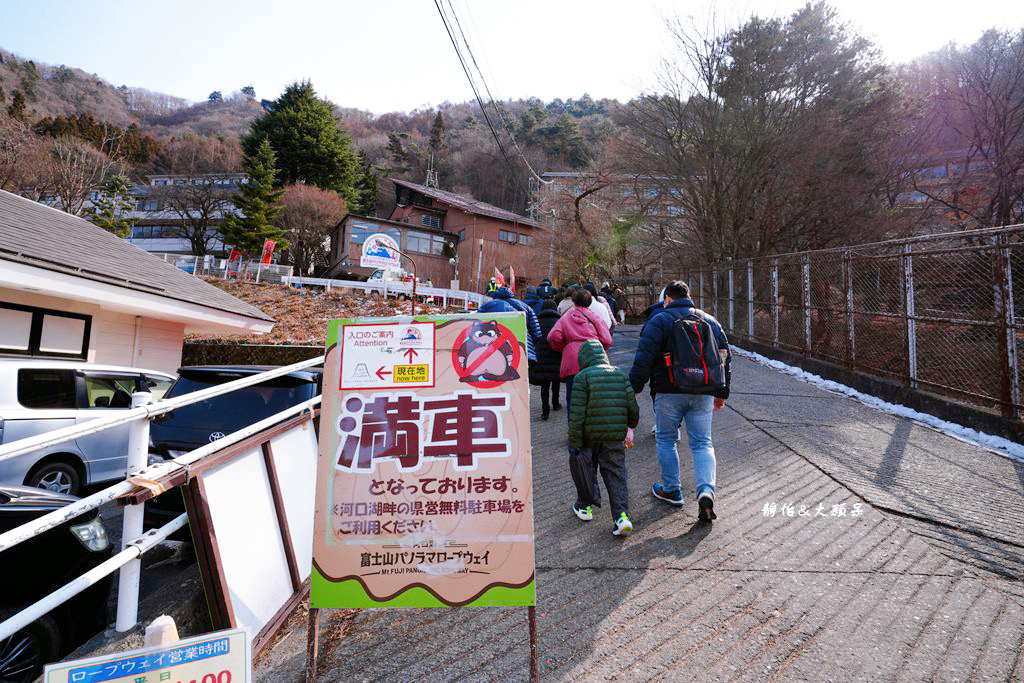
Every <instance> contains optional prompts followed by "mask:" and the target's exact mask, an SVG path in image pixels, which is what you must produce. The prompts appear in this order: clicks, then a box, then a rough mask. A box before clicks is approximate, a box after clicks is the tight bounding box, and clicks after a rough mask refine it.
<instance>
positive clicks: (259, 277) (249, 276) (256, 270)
mask: <svg viewBox="0 0 1024 683" xmlns="http://www.w3.org/2000/svg"><path fill="white" fill-rule="evenodd" d="M153 256H156V257H157V258H158V259H161V260H162V261H164V262H165V263H171V264H173V265H174V266H176V267H177V268H180V269H181V270H183V271H185V272H186V273H191V274H192V275H207V276H209V277H220V278H224V279H231V280H250V281H254V282H276V283H281V282H282V281H283V278H286V277H291V276H292V271H293V270H294V267H293V266H282V265H278V264H276V263H271V264H269V265H263V264H262V263H260V262H259V261H238V260H235V261H229V260H228V259H225V258H214V257H213V256H209V255H207V256H190V255H188V254H158V253H153Z"/></svg>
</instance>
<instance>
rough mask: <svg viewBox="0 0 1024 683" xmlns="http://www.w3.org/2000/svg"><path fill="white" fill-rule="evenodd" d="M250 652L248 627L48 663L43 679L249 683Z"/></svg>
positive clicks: (56, 682) (48, 682) (64, 682)
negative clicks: (163, 643) (85, 657)
mask: <svg viewBox="0 0 1024 683" xmlns="http://www.w3.org/2000/svg"><path fill="white" fill-rule="evenodd" d="M251 680H252V652H251V651H250V642H249V633H248V631H247V630H246V629H244V628H235V629H230V630H227V631H216V632H214V633H207V634H205V635H202V636H196V637H195V638H185V639H183V640H179V641H178V642H176V643H173V644H170V645H158V646H155V647H146V648H142V649H141V650H132V651H130V652H118V653H115V654H109V655H103V656H100V657H91V658H89V659H78V660H75V661H71V662H60V663H58V664H47V665H46V668H45V671H44V673H43V681H44V683H163V682H168V683H249V681H251Z"/></svg>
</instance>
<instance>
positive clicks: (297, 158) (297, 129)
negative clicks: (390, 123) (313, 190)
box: [242, 81, 359, 206]
mask: <svg viewBox="0 0 1024 683" xmlns="http://www.w3.org/2000/svg"><path fill="white" fill-rule="evenodd" d="M264 140H267V141H269V143H270V146H271V148H272V149H273V150H274V154H275V155H276V156H277V162H276V163H277V169H278V175H277V182H278V183H279V184H281V185H291V184H293V183H306V184H308V185H315V186H316V187H319V188H322V189H325V190H334V191H336V192H337V193H338V194H340V195H341V196H342V197H344V198H345V201H346V202H347V203H348V205H349V206H356V205H358V204H359V197H358V196H357V192H356V187H355V185H356V182H357V181H358V180H359V177H358V175H359V169H358V166H357V162H356V155H355V152H354V151H353V150H352V141H351V139H350V138H349V136H348V135H347V134H346V133H345V132H344V131H342V130H341V128H339V127H338V123H337V121H335V119H334V107H333V105H332V104H331V103H330V102H327V101H326V100H322V99H320V98H318V97H317V96H316V92H315V91H314V90H313V85H312V84H311V83H309V82H308V81H305V82H302V83H293V84H291V85H290V86H288V87H287V88H285V91H284V93H283V94H282V95H281V96H280V97H279V98H277V99H276V100H274V102H273V104H271V105H270V108H269V111H267V113H266V114H264V115H263V116H261V117H260V118H258V119H256V120H255V121H253V123H252V127H251V128H250V130H249V134H248V135H246V136H245V137H243V138H242V149H243V150H244V151H245V153H246V154H254V153H255V152H256V150H257V149H258V148H259V146H260V145H261V144H262V143H263V141H264Z"/></svg>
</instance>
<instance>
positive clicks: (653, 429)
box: [651, 425, 658, 436]
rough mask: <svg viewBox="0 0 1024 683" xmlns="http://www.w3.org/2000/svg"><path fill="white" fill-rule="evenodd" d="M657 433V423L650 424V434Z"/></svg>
mask: <svg viewBox="0 0 1024 683" xmlns="http://www.w3.org/2000/svg"><path fill="white" fill-rule="evenodd" d="M657 433H658V425H651V436H654V435H655V434H657Z"/></svg>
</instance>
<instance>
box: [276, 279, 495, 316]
mask: <svg viewBox="0 0 1024 683" xmlns="http://www.w3.org/2000/svg"><path fill="white" fill-rule="evenodd" d="M282 282H283V283H284V284H286V285H298V286H304V287H308V286H314V287H324V288H326V289H327V290H328V291H330V290H331V289H351V290H357V291H361V292H377V293H379V294H381V295H382V296H384V298H387V297H389V296H394V297H397V296H406V297H409V296H412V284H411V283H406V282H385V281H383V280H379V281H377V280H375V281H367V282H362V281H360V280H329V279H326V278H319V277H298V276H296V277H286V278H282ZM416 296H417V297H418V298H419V297H423V298H432V299H440V300H441V302H442V303H441V305H442V306H447V305H448V302H449V301H459V302H461V303H462V304H463V306H464V308H466V309H470V308H480V306H482V305H483V304H484V303H485V302H487V301H490V300H491V297H489V296H486V295H484V294H477V293H476V292H466V291H463V290H461V289H443V288H441V287H424V286H423V285H421V284H417V285H416Z"/></svg>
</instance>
